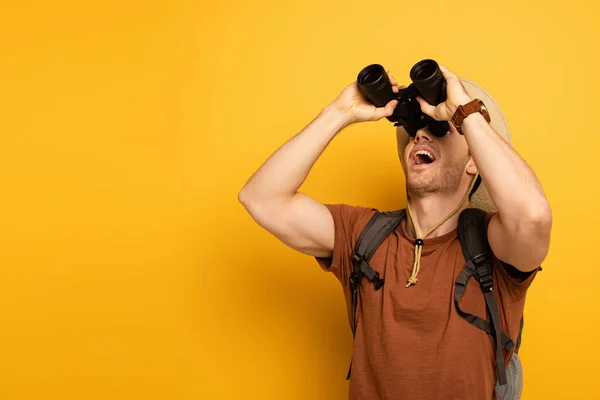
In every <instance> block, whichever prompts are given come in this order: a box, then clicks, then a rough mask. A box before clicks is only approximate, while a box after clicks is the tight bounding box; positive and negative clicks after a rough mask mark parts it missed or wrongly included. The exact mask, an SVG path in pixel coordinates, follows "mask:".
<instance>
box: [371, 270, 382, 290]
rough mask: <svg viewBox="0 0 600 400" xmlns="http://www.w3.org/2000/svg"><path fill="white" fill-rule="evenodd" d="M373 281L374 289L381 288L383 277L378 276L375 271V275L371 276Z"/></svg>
mask: <svg viewBox="0 0 600 400" xmlns="http://www.w3.org/2000/svg"><path fill="white" fill-rule="evenodd" d="M373 283H374V284H375V290H379V289H381V287H382V286H383V279H381V278H380V277H379V272H377V271H375V277H374V278H373Z"/></svg>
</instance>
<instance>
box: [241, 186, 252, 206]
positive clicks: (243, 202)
mask: <svg viewBox="0 0 600 400" xmlns="http://www.w3.org/2000/svg"><path fill="white" fill-rule="evenodd" d="M238 201H239V202H240V204H241V205H243V206H244V207H245V206H246V205H247V204H248V202H249V201H250V199H249V196H248V193H247V190H246V187H245V186H244V187H243V188H242V190H240V191H239V193H238Z"/></svg>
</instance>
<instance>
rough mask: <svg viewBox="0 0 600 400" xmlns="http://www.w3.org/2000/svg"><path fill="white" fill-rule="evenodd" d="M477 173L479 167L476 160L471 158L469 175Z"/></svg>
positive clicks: (468, 166)
mask: <svg viewBox="0 0 600 400" xmlns="http://www.w3.org/2000/svg"><path fill="white" fill-rule="evenodd" d="M476 173H477V165H475V160H473V156H469V161H468V162H467V174H469V175H475V174H476Z"/></svg>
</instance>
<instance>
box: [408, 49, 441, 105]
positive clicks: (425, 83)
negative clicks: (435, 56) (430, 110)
mask: <svg viewBox="0 0 600 400" xmlns="http://www.w3.org/2000/svg"><path fill="white" fill-rule="evenodd" d="M410 79H411V80H412V81H413V83H414V84H415V87H416V88H417V90H418V91H419V93H420V94H421V96H422V97H423V98H424V99H425V100H426V101H427V102H428V103H429V104H431V105H432V106H437V105H438V104H440V103H442V102H443V101H444V100H446V80H445V79H444V75H443V74H442V71H441V70H440V67H439V65H438V63H437V62H435V61H434V60H423V61H419V62H418V63H416V64H415V65H414V66H413V67H412V69H411V70H410Z"/></svg>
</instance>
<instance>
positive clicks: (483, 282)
mask: <svg viewBox="0 0 600 400" xmlns="http://www.w3.org/2000/svg"><path fill="white" fill-rule="evenodd" d="M479 285H480V286H481V289H482V290H483V291H484V292H492V291H494V281H493V280H492V275H491V274H485V275H483V276H480V277H479Z"/></svg>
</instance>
